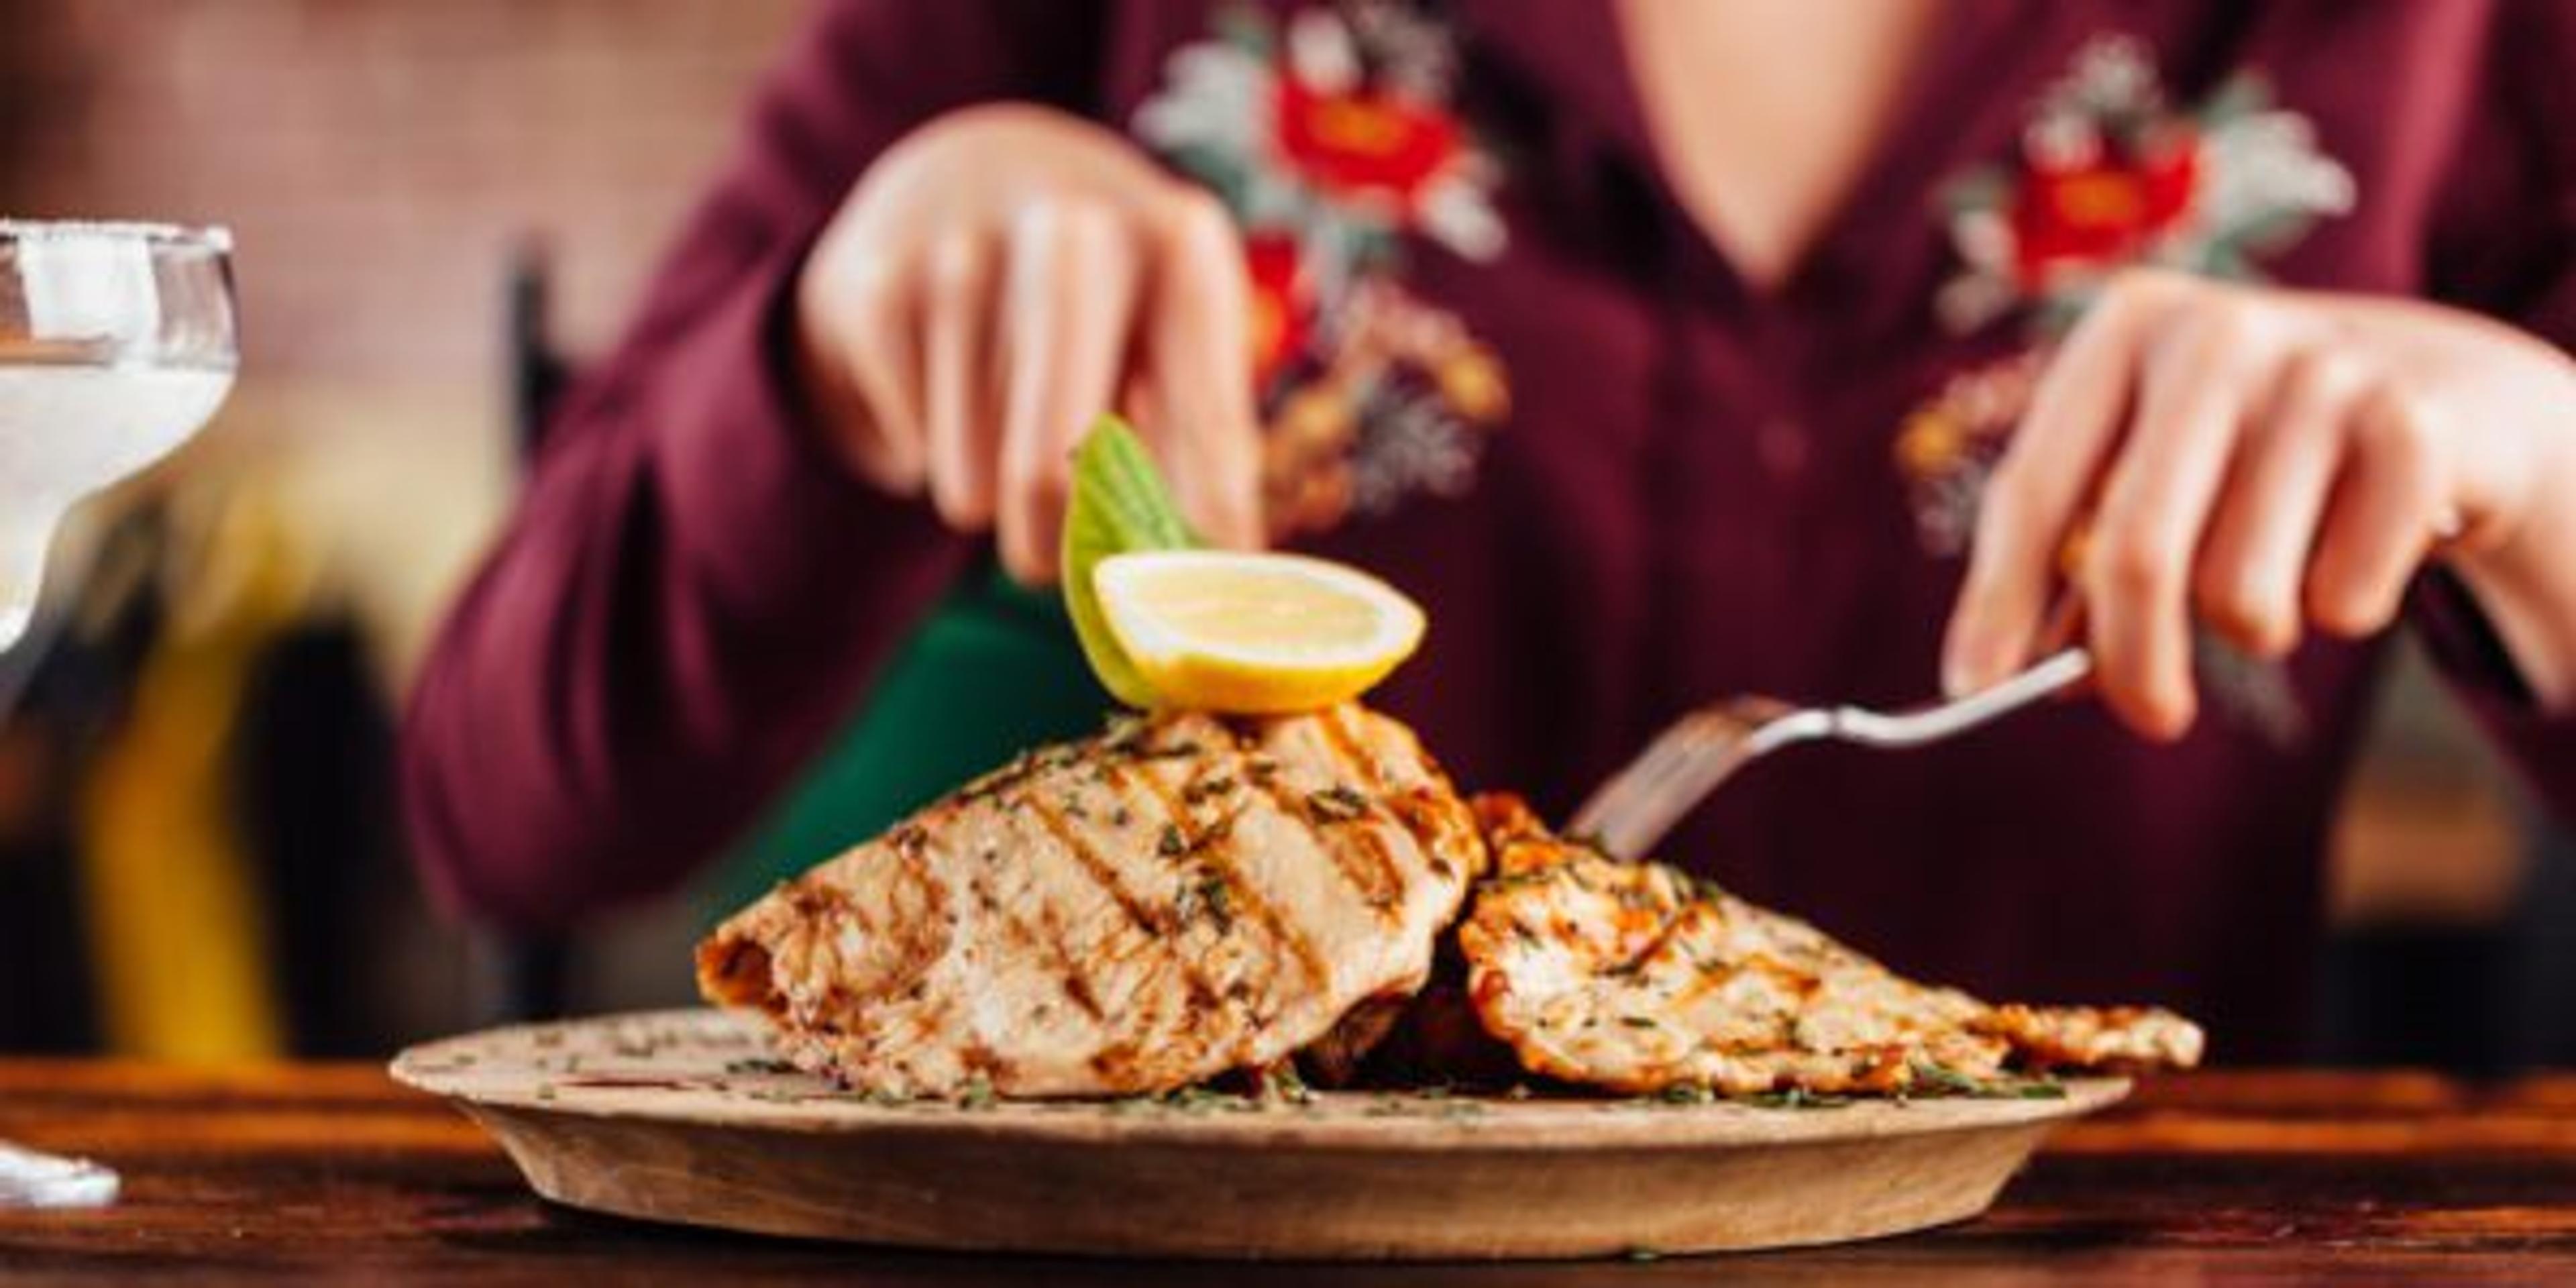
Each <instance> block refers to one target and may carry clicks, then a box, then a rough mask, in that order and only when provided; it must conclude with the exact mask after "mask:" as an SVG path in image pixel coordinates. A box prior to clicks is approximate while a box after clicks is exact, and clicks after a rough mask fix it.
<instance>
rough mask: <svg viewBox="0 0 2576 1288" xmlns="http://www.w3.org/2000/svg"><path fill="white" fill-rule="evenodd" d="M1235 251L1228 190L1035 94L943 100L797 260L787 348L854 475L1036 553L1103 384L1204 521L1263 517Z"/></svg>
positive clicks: (1045, 551)
mask: <svg viewBox="0 0 2576 1288" xmlns="http://www.w3.org/2000/svg"><path fill="white" fill-rule="evenodd" d="M1247 310H1248V305H1247V302H1246V287H1245V283H1244V269H1243V252H1242V248H1241V246H1240V245H1239V243H1238V242H1237V240H1236V234H1235V231H1234V227H1233V224H1232V223H1231V221H1230V220H1229V219H1228V218H1227V215H1226V213H1225V210H1224V208H1223V207H1222V206H1221V205H1219V204H1218V203H1217V201H1216V200H1215V199H1214V198H1212V197H1210V196H1209V195H1208V194H1207V193H1205V192H1204V191H1202V190H1200V189H1198V188H1195V187H1192V186H1190V185H1188V184H1186V183H1183V182H1181V181H1179V180H1176V179H1173V178H1171V177H1170V176H1168V175H1166V174H1164V173H1163V172H1162V171H1160V170H1158V169H1156V168H1155V167H1154V165H1153V163H1152V162H1151V161H1149V160H1147V159H1146V157H1145V156H1144V155H1143V154H1141V153H1140V152H1138V151H1137V150H1136V149H1135V148H1134V147H1133V146H1132V145H1130V144H1129V143H1128V142H1127V141H1126V140H1125V139H1123V138H1121V137H1119V136H1118V135H1116V134H1114V133H1112V132H1110V131H1108V130H1105V129H1102V128H1101V127H1099V126H1097V125H1093V124H1091V123H1089V122H1087V121H1083V120H1081V119H1079V118H1076V117H1072V116H1067V115H1065V114H1062V113H1059V112H1054V111H1051V110H1048V109H1044V108H1037V107H1028V106H1020V105H996V106H990V107H976V108H969V109H965V110H962V111H958V112H954V113H951V114H949V115H947V116H943V117H941V118H939V119H937V120H935V121H932V122H930V123H929V124H927V125H924V126H922V127H921V128H920V129H918V130H916V131H915V132H913V133H912V134H911V135H909V136H907V137H906V138H905V139H904V140H903V141H901V142H900V143H897V144H896V145H895V146H894V147H892V148H890V149H888V150H887V152H886V153H885V155H884V156H882V157H880V158H879V159H878V160H877V162H876V163H875V164H874V165H872V166H870V167H869V168H868V171H867V173H866V174H864V175H862V176H861V177H860V179H859V182H858V183H857V185H856V186H855V187H853V188H852V189H851V191H850V195H849V197H848V199H847V200H846V201H845V202H844V203H843V204H842V206H841V209H840V212H839V213H838V214H837V215H835V216H834V217H833V220H832V222H831V225H830V226H829V227H828V228H826V229H825V230H824V233H823V235H822V239H821V240H820V241H819V242H818V243H816V245H815V248H814V252H813V254H812V256H811V257H810V258H809V259H808V260H807V261H806V265H805V270H804V275H803V277H802V278H801V280H800V281H799V282H798V283H797V293H796V320H797V350H798V352H797V361H798V365H799V368H800V371H801V374H802V378H803V380H804V383H805V386H806V389H807V392H808V394H809V397H810V399H811V401H812V403H813V405H814V407H815V408H816V410H817V412H818V414H819V415H820V417H821V419H822V420H823V422H824V424H825V427H826V430H827V432H828V433H829V434H830V435H831V437H832V439H833V441H834V443H835V444H836V445H837V446H838V447H839V448H840V449H841V452H842V455H843V456H845V457H846V458H847V459H848V460H849V462H850V464H851V465H852V467H853V468H854V469H856V470H857V471H858V472H859V473H860V475H861V476H863V477H865V478H867V479H869V480H871V481H872V482H874V483H876V484H877V485H879V486H881V487H885V488H887V489H890V490H893V491H896V492H900V493H905V494H911V493H915V492H918V491H920V490H922V489H923V488H924V487H925V486H926V487H927V488H928V490H929V493H930V498H931V501H932V503H933V504H934V505H935V506H936V507H937V508H938V511H939V514H940V516H941V517H942V518H943V519H945V520H946V521H947V522H948V523H949V524H950V525H952V526H954V527H957V528H959V529H961V530H965V531H983V530H985V529H988V528H992V529H998V537H999V545H1000V548H1001V555H1002V562H1003V565H1004V567H1006V568H1007V569H1008V570H1009V571H1010V572H1011V574H1012V575H1013V576H1015V577H1018V578H1020V579H1021V580H1023V581H1032V582H1034V581H1044V580H1047V579H1049V578H1051V577H1053V576H1054V575H1055V566H1056V539H1057V536H1056V534H1057V528H1058V526H1059V525H1060V524H1061V523H1062V518H1063V514H1064V497H1065V488H1066V468H1067V457H1068V455H1069V454H1070V453H1071V451H1072V449H1073V445H1074V443H1075V441H1076V440H1077V439H1078V438H1079V437H1080V435H1081V433H1082V432H1083V430H1084V428H1085V427H1086V426H1088V425H1089V424H1090V423H1091V420H1092V418H1093V417H1094V416H1097V415H1098V414H1099V413H1100V412H1101V411H1103V410H1104V409H1107V408H1110V407H1113V406H1121V407H1124V409H1125V410H1127V411H1128V413H1129V415H1130V418H1131V419H1133V420H1135V421H1136V422H1137V426H1138V429H1139V430H1140V431H1141V432H1142V433H1143V434H1144V435H1145V438H1146V441H1148V442H1149V443H1151V444H1152V445H1153V447H1154V449H1155V453H1156V455H1157V456H1159V457H1160V458H1161V461H1162V464H1163V466H1164V468H1165V470H1166V471H1168V472H1169V473H1170V475H1171V477H1172V481H1173V487H1174V490H1175V492H1176V493H1177V494H1178V498H1179V501H1180V504H1181V507H1182V509H1183V511H1184V512H1185V513H1187V515H1188V516H1189V518H1190V520H1191V522H1192V523H1194V524H1195V525H1197V527H1198V528H1199V530H1200V531H1201V532H1203V533H1205V534H1206V535H1207V536H1208V537H1209V538H1211V539H1212V540H1215V541H1217V542H1220V543H1222V544H1228V545H1248V544H1251V543H1253V542H1254V541H1256V540H1257V539H1258V537H1259V535H1260V531H1261V524H1260V488H1259V469H1260V448H1259V440H1258V438H1257V437H1256V431H1255V427H1254V419H1253V418H1254V412H1253V403H1252V368H1251V350H1250V342H1249V340H1248V338H1247V335H1246V331H1247V328H1248V326H1249V320H1248V316H1247Z"/></svg>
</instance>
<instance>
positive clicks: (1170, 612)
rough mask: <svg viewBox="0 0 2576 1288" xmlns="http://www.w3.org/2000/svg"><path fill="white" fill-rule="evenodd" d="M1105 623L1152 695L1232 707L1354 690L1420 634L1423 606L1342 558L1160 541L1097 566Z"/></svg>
mask: <svg viewBox="0 0 2576 1288" xmlns="http://www.w3.org/2000/svg"><path fill="white" fill-rule="evenodd" d="M1091 575H1092V583H1093V585H1092V588H1093V590H1094V592H1095V593H1096V594H1097V595H1098V597H1099V603H1100V608H1101V613H1102V616H1103V617H1105V618H1106V619H1107V624H1108V627H1109V630H1110V633H1111V634H1113V635H1115V636H1116V637H1117V639H1118V645H1119V648H1120V650H1121V651H1122V652H1124V653H1125V654H1126V658H1127V661H1128V662H1129V663H1130V664H1131V665H1133V666H1134V667H1135V669H1136V672H1137V674H1138V676H1139V677H1140V678H1141V679H1143V680H1144V682H1145V684H1146V686H1147V687H1149V688H1151V689H1152V690H1153V692H1154V697H1155V699H1156V702H1155V705H1157V706H1161V707H1166V708H1186V709H1191V710H1198V711H1221V712H1227V713H1230V714H1237V715H1274V714H1278V713H1282V712H1289V711H1308V710H1312V709H1314V708H1317V707H1326V706H1331V705H1332V704H1334V703H1336V702H1342V701H1346V700H1348V699H1351V698H1355V697H1358V696H1359V695H1360V694H1362V693H1365V692H1367V691H1368V690H1369V688H1370V686H1372V685H1374V684H1376V683H1377V682H1378V681H1379V680H1382V679H1385V678H1386V674H1387V672H1389V671H1392V670H1394V669H1395V667H1396V664H1397V663H1400V662H1402V661H1403V660H1404V659H1405V658H1407V657H1410V656H1412V654H1413V650H1414V649H1415V648H1417V647H1419V646H1420V645H1421V643H1422V630H1423V616H1422V609H1421V607H1420V606H1419V605H1417V604H1415V603H1414V602H1413V601H1412V600H1410V599H1407V598H1405V596H1404V594H1403V592H1401V591H1398V590H1397V589H1395V588H1394V587H1393V586H1389V585H1387V584H1386V583H1385V582H1382V581H1379V580H1378V579H1377V578H1375V577H1372V576H1369V575H1368V574H1367V573H1364V572H1361V571H1360V570H1358V569H1356V568H1353V567H1350V566H1348V565H1346V564H1338V563H1333V562H1331V561H1329V560H1324V559H1312V558H1308V557H1306V556H1304V555H1281V554H1241V553H1237V552H1233V551H1225V550H1153V551H1139V552H1135V553H1131V554H1119V555H1112V556H1110V557H1108V558H1106V559H1103V560H1101V561H1100V562H1099V563H1098V564H1097V565H1095V566H1094V567H1093V569H1092V574H1091Z"/></svg>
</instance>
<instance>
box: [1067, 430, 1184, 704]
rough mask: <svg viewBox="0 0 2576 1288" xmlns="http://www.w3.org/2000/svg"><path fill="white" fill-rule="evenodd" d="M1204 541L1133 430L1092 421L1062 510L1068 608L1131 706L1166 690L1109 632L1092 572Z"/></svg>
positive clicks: (1090, 651) (1104, 679) (1098, 666)
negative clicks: (1114, 561)
mask: <svg viewBox="0 0 2576 1288" xmlns="http://www.w3.org/2000/svg"><path fill="white" fill-rule="evenodd" d="M1199 544H1200V543H1199V539H1198V536H1197V534H1195V533H1193V532H1191V531H1190V526H1189V524H1188V523H1186V522H1184V521H1182V519H1181V512H1180V510H1179V508H1178V507H1176V506H1174V505H1173V504H1172V493H1171V490H1170V489H1169V488H1167V487H1165V486H1164V485H1163V476H1162V473H1161V472H1160V471H1158V470H1156V469H1155V468H1154V457H1153V454H1152V453H1150V452H1148V451H1146V450H1145V444H1144V443H1143V442H1142V441H1141V440H1139V439H1138V438H1137V437H1136V431H1134V430H1132V429H1129V428H1128V427H1127V422H1125V421H1123V420H1120V419H1119V418H1118V417H1116V416H1111V415H1103V416H1102V417H1101V418H1100V419H1099V420H1096V421H1094V422H1092V425H1091V432H1090V433H1088V434H1085V435H1084V436H1083V439H1082V444H1081V445H1080V446H1078V447H1076V448H1074V449H1073V495H1072V496H1071V497H1070V498H1068V499H1067V501H1066V503H1065V509H1064V545H1063V551H1062V555H1063V564H1064V568H1063V572H1064V607H1065V611H1066V612H1068V613H1071V614H1072V615H1073V632H1074V634H1075V636H1077V637H1078V638H1080V640H1081V641H1082V655H1083V656H1084V657H1086V658H1088V659H1090V661H1091V670H1092V673H1093V674H1094V675H1097V676H1099V677H1100V683H1101V685H1102V686H1103V687H1105V688H1107V689H1108V690H1109V692H1110V694H1111V695H1112V696H1114V697H1116V698H1117V699H1118V700H1119V701H1121V702H1124V703H1126V704H1127V705H1129V706H1131V707H1141V708H1151V707H1154V706H1156V705H1159V704H1160V701H1161V695H1160V694H1158V693H1156V692H1155V691H1154V687H1153V686H1152V685H1150V684H1148V683H1146V681H1145V677H1144V675H1143V673H1142V672H1140V671H1138V670H1137V668H1136V664H1135V662H1134V661H1132V660H1130V659H1129V658H1128V656H1127V651H1126V650H1125V649H1124V648H1122V647H1120V646H1119V643H1118V636H1117V634H1116V633H1115V632H1113V631H1111V630H1110V629H1109V618H1108V616H1107V615H1106V614H1105V613H1103V612H1102V611H1101V608H1100V592H1099V590H1098V589H1097V588H1096V587H1094V586H1093V584H1092V570H1093V569H1095V568H1098V567H1099V566H1100V561H1101V560H1103V559H1107V558H1109V557H1110V556H1112V555H1123V554H1132V553H1134V552H1136V551H1140V550H1188V549H1191V548H1193V547H1196V546H1197V545H1199Z"/></svg>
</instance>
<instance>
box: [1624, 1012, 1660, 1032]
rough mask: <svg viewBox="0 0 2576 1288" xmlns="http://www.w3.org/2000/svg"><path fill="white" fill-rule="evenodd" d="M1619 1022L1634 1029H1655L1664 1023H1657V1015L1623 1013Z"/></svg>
mask: <svg viewBox="0 0 2576 1288" xmlns="http://www.w3.org/2000/svg"><path fill="white" fill-rule="evenodd" d="M1619 1022H1620V1023H1621V1024H1625V1025H1627V1026H1628V1027H1629V1028H1632V1029H1654V1028H1661V1027H1663V1026H1662V1025H1660V1024H1657V1023H1656V1022H1655V1017H1653V1016H1651V1015H1622V1016H1620V1017H1619Z"/></svg>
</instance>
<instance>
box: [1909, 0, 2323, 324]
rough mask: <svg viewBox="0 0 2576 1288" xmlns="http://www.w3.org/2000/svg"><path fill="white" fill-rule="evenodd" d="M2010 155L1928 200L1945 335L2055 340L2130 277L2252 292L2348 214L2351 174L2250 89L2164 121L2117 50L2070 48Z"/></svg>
mask: <svg viewBox="0 0 2576 1288" xmlns="http://www.w3.org/2000/svg"><path fill="white" fill-rule="evenodd" d="M2019 142H2020V147H2019V148H2018V149H2017V150H2016V153H2015V155H2014V156H2013V158H2012V159H2011V160H2010V161H2009V162H2006V163H2003V164H1998V165H1987V166H1980V167H1977V168H1976V169H1974V170H1971V171H1969V172H1968V173H1966V174H1963V175H1960V176H1958V177H1957V178H1955V179H1954V180H1952V181H1951V182H1950V183H1949V184H1948V185H1946V186H1945V187H1944V189H1943V192H1942V206H1943V208H1944V210H1945V217H1946V221H1947V222H1948V224H1949V231H1950V243H1951V245H1952V247H1953V248H1955V249H1956V250H1957V252H1958V255H1959V269H1960V271H1959V273H1958V274H1957V275H1956V276H1954V277H1952V278H1951V279H1950V281H1949V282H1948V283H1946V284H1944V285H1943V286H1942V288H1941V293H1940V295H1939V297H1938V298H1937V299H1936V300H1935V305H1936V307H1937V308H1938V310H1939V312H1940V314H1941V320H1942V321H1943V322H1944V323H1946V324H1948V326H1949V327H1950V329H1951V330H1952V331H1955V332H1959V333H1962V334H1965V333H1967V332H1970V331H1974V330H1976V329H1977V328H1979V327H1982V326H1984V325H1985V324H1987V323H1988V322H1992V321H1994V320H1995V319H1997V318H2000V317H2003V316H2005V315H2007V314H2010V313H2013V312H2016V311H2024V310H2026V316H2027V317H2028V320H2029V322H2030V324H2031V326H2032V329H2033V330H2034V332H2036V333H2037V334H2039V335H2055V334H2059V333H2062V332H2063V331H2064V330H2065V329H2066V328H2068V327H2070V326H2073V325H2074V323H2075V319H2076V317H2077V316H2079V315H2080V314H2082V312H2083V311H2084V308H2085V306H2086V305H2087V304H2089V303H2091V301H2092V298H2093V295H2094V294H2095V292H2097V291H2098V290H2099V289H2100V288H2101V285H2102V283H2104V282H2105V281H2108V280H2109V279H2110V277H2111V275H2112V274H2113V273H2115V272H2117V271H2119V270H2120V269H2122V268H2124V267H2127V266H2129V265H2132V264H2153V265H2158V266H2161V267H2164V268H2172V269H2180V270H2182V271H2185V272H2191V273H2201V274H2206V275H2209V276H2213V277H2227V278H2256V277H2259V276H2260V274H2259V272H2258V271H2257V269H2256V268H2255V261H2256V259H2257V257H2259V256H2260V255H2261V254H2263V253H2264V252H2266V251H2269V250H2272V249H2275V248H2277V247H2280V246H2282V245H2285V244H2287V243H2288V242H2290V241H2291V240H2293V239H2295V238H2297V237H2298V236H2299V235H2300V234H2301V233H2303V232H2305V231H2306V229H2307V228H2308V226H2309V225H2310V224H2311V223H2313V222H2314V221H2316V220H2317V219H2319V218H2322V217H2325V216H2328V215H2339V214H2342V213H2344V212H2346V211H2348V210H2350V209H2351V208H2352V202H2353V184H2352V175H2351V173H2350V172H2348V171H2346V170H2345V169H2344V168H2343V167H2342V166H2341V165H2339V164H2337V163H2336V162H2335V160H2334V159H2333V158H2331V157H2328V156H2326V155H2325V154H2324V153H2322V152H2320V151H2319V150H2318V149H2317V145H2316V131H2315V129H2314V128H2313V127H2312V126H2311V125H2310V124H2309V123H2308V120H2307V118H2305V117H2303V116H2300V115H2299V114H2298V113H2296V112H2291V111H2286V110H2283V109H2281V108H2279V107H2276V106H2274V105H2273V103H2272V98H2271V90H2270V87H2269V86H2268V85H2267V84H2266V83H2265V82H2264V81H2263V79H2262V78H2261V77H2260V76H2258V75H2256V74H2254V73H2251V72H2240V73H2238V74H2236V75H2234V76H2231V77H2229V78H2228V79H2227V80H2226V81H2224V82H2222V83H2221V84H2220V85H2219V86H2218V87H2217V88H2216V89H2215V90H2213V91H2212V92H2211V93H2210V95H2209V97H2208V98H2207V99H2206V100H2204V101H2202V102H2201V103H2199V104H2197V105H2194V106H2191V107H2187V108H2177V107H2174V106H2171V105H2169V104H2167V103H2166V102H2165V98H2164V91H2163V89H2162V88H2161V87H2160V86H2159V85H2158V84H2157V82H2156V73H2155V66H2154V64H2153V63H2152V62H2150V61H2149V59H2148V50H2147V47H2146V46H2145V45H2142V44H2140V43H2138V42H2137V41H2134V40H2131V39H2129V38H2127V37H2125V36H2103V37H2098V38H2096V39H2094V40H2092V41H2091V42H2089V43H2087V44H2086V45H2085V46H2084V47H2083V48H2082V49H2080V50H2078V51H2077V53H2076V56H2075V61H2074V65H2073V66H2072V67H2071V68H2070V69H2069V70H2068V71H2067V73H2066V75H2065V76H2063V77H2062V78H2060V79H2059V80H2058V81H2057V82H2055V83H2054V84H2052V85H2050V86H2049V87H2048V89H2047V90H2046V91H2045V92H2044V93H2042V94H2041V95H2040V98H2039V102H2038V104H2037V105H2036V106H2035V107H2034V109H2033V113H2032V117H2031V119H2030V121H2029V122H2028V123H2027V124H2026V125H2024V127H2023V129H2022V132H2021V137H2020V140H2019Z"/></svg>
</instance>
